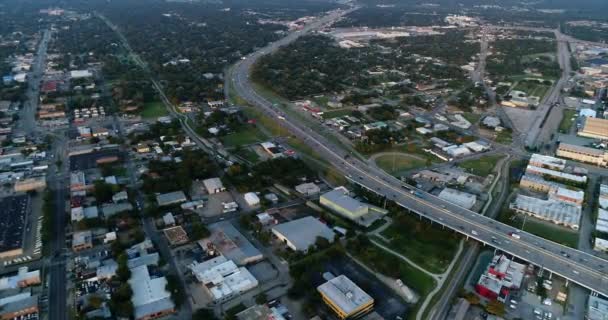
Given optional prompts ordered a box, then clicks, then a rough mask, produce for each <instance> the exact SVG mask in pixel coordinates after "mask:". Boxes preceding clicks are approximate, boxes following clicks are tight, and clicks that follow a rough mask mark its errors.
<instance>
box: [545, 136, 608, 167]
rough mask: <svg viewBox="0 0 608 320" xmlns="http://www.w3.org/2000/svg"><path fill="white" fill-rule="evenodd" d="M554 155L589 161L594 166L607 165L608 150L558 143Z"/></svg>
mask: <svg viewBox="0 0 608 320" xmlns="http://www.w3.org/2000/svg"><path fill="white" fill-rule="evenodd" d="M556 155H557V156H558V157H563V158H567V159H572V160H575V161H580V162H585V163H591V164H594V165H596V166H601V167H608V152H606V151H604V150H600V149H594V148H589V147H582V146H577V145H573V144H567V143H563V142H562V143H560V144H559V148H557V152H556Z"/></svg>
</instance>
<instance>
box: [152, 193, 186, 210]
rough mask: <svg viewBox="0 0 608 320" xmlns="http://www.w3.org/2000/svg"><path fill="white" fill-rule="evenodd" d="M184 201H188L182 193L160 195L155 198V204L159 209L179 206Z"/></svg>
mask: <svg viewBox="0 0 608 320" xmlns="http://www.w3.org/2000/svg"><path fill="white" fill-rule="evenodd" d="M186 201H188V198H186V195H185V194H184V192H183V191H174V192H169V193H162V194H159V195H157V196H156V202H157V203H158V206H159V207H162V206H169V205H173V204H179V203H182V202H186Z"/></svg>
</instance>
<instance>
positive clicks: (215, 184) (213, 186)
mask: <svg viewBox="0 0 608 320" xmlns="http://www.w3.org/2000/svg"><path fill="white" fill-rule="evenodd" d="M203 185H204V186H205V189H206V190H207V193H208V194H214V193H218V192H222V191H226V188H224V184H223V183H222V180H220V178H209V179H205V180H203Z"/></svg>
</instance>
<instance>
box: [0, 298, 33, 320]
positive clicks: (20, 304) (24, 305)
mask: <svg viewBox="0 0 608 320" xmlns="http://www.w3.org/2000/svg"><path fill="white" fill-rule="evenodd" d="M38 312H39V308H38V296H28V297H22V298H20V299H17V300H14V301H10V302H8V303H6V304H4V305H2V306H0V319H2V320H12V319H34V318H35V315H36V314H38Z"/></svg>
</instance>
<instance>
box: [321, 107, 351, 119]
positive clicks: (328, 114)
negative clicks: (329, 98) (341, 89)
mask: <svg viewBox="0 0 608 320" xmlns="http://www.w3.org/2000/svg"><path fill="white" fill-rule="evenodd" d="M352 112H353V110H352V109H340V110H331V111H325V112H323V115H322V116H323V119H332V118H338V117H343V116H347V115H349V114H351V113H352Z"/></svg>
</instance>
